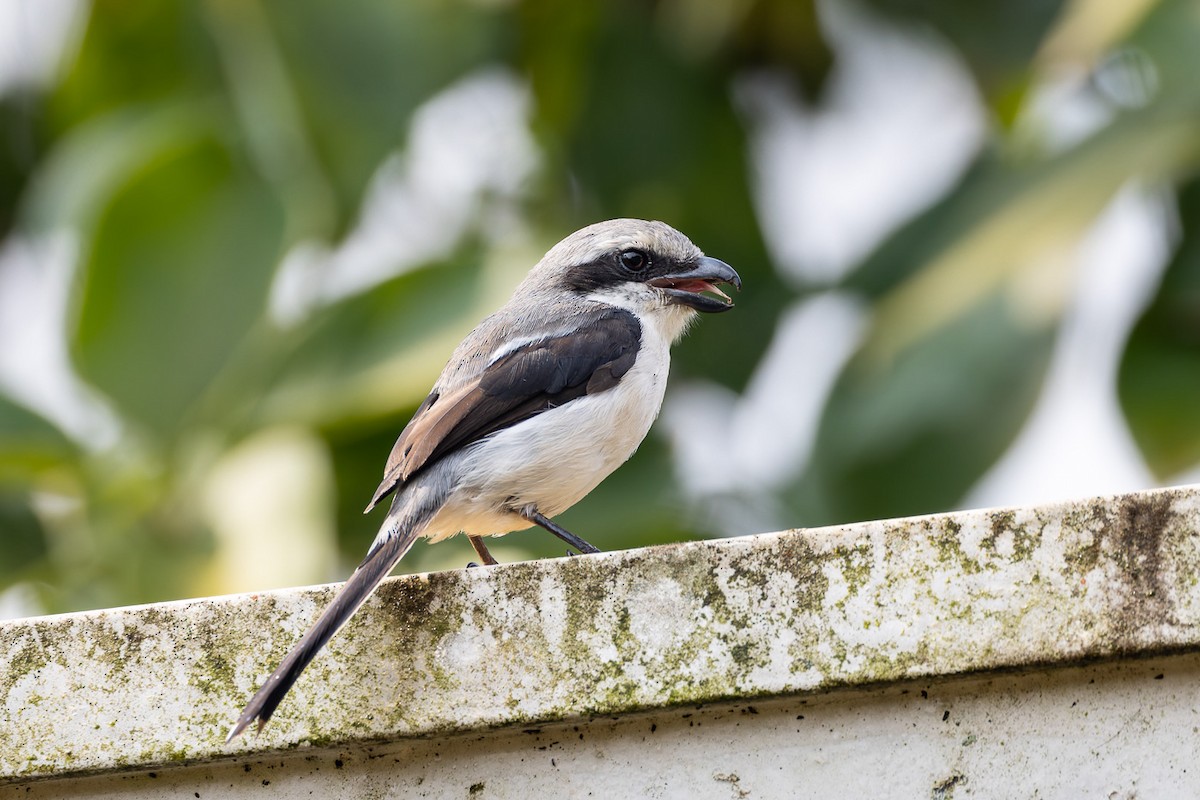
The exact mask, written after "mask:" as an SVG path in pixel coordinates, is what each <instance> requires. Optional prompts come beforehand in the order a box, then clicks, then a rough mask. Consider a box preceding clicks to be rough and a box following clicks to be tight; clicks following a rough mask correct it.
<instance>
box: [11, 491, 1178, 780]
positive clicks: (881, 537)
mask: <svg viewBox="0 0 1200 800" xmlns="http://www.w3.org/2000/svg"><path fill="white" fill-rule="evenodd" d="M1198 580H1200V488H1196V487H1185V488H1179V489H1169V490H1161V491H1154V492H1145V493H1139V494H1133V495H1126V496H1120V497H1114V498H1100V499H1094V500H1087V501H1081V502H1077V503H1067V504H1060V505H1051V506H1045V507H1039V508H1030V509H1013V510H1000V511H971V512H963V513H954V514H945V515H938V516H931V517H920V518H913V519H905V520H891V521H881V522H868V523H862V524H856V525H848V526H842V527H834V528H825V529H818V530H807V531H791V532H785V533H775V534H762V535H758V536H750V537H745V538H740V539H729V540H723V541H712V542H694V543H688V544H681V545H671V546H665V547H657V548H650V549H645V550H635V551H628V552H621V553H609V554H603V555H599V556H589V557H582V558H573V559H557V560H551V561H541V562H531V563H522V564H513V565H507V566H502V567H496V568H487V569H476V570H470V571H465V570H463V571H457V572H443V573H435V574H430V575H413V576H404V577H400V578H396V579H392V580H390V581H389V582H387V583H386V584H385V586H384V587H383V588H382V590H381V591H380V593H379V594H378V595H377V596H376V597H375V598H374V599H373V600H372V601H371V602H369V603H368V605H367V606H366V607H364V609H363V611H362V612H360V614H359V615H358V617H356V618H355V620H354V621H352V622H351V623H350V624H349V625H348V626H347V627H346V629H345V630H344V631H343V632H342V633H341V634H339V636H338V637H337V638H336V639H335V640H334V642H333V643H332V645H331V647H330V648H329V649H328V652H326V653H325V654H324V655H323V656H321V657H319V658H318V659H317V661H316V662H315V663H314V664H313V665H312V666H311V667H310V668H309V670H308V671H307V672H306V673H305V675H304V676H303V677H302V678H301V680H300V682H299V683H298V684H297V686H296V687H295V689H293V691H292V693H291V695H289V697H288V698H287V700H285V702H284V704H283V705H282V706H281V707H280V709H279V712H278V713H277V714H276V716H275V719H274V720H273V721H272V723H271V724H270V725H269V726H268V727H267V729H266V730H265V731H264V732H263V734H262V736H260V737H258V738H255V737H253V736H251V737H246V738H244V739H241V740H239V741H237V742H235V743H234V744H233V745H232V746H230V747H226V746H225V745H224V744H223V743H222V741H223V737H224V734H225V732H226V731H227V730H228V727H229V725H230V723H231V722H232V720H233V718H234V716H235V715H236V713H237V711H238V710H239V708H240V707H241V704H242V703H243V702H244V701H245V699H246V698H248V697H249V695H250V693H251V692H252V691H253V690H254V688H255V687H256V686H257V684H258V681H259V680H260V679H261V678H262V677H264V676H265V674H266V673H267V672H269V671H270V669H271V668H273V667H274V665H275V664H276V662H277V661H278V659H279V658H281V657H282V656H283V654H284V653H285V652H286V651H287V649H288V648H289V647H290V646H291V644H292V643H293V642H294V641H295V639H296V638H297V637H298V636H299V635H300V634H301V633H302V632H303V630H304V629H305V628H306V627H307V625H308V624H309V622H310V621H311V619H312V618H313V617H314V616H315V614H316V613H318V611H319V610H320V609H321V608H322V607H323V606H324V604H325V603H326V602H328V600H329V599H330V597H331V596H332V594H333V591H334V589H333V587H317V588H311V589H300V590H294V591H284V592H276V593H269V594H259V595H241V596H235V597H224V598H213V599H204V600H195V601H187V602H181V603H170V604H162V605H154V606H144V607H134V608H122V609H111V610H106V611H100V612H92V613H84V614H71V615H64V616H58V617H45V618H39V619H31V620H19V621H14V622H9V623H3V624H0V780H2V781H8V782H12V781H24V780H28V779H30V778H34V777H51V776H56V777H63V776H67V775H72V774H80V773H94V772H102V771H114V770H124V771H131V770H146V769H152V768H159V767H162V766H166V765H171V764H185V763H195V762H208V761H216V760H221V759H226V758H232V757H234V756H238V755H240V756H243V757H245V756H248V755H256V754H258V755H262V754H266V753H273V752H278V751H285V750H293V749H297V748H300V749H301V750H302V752H308V753H314V752H322V751H323V750H326V749H328V748H332V747H343V746H347V745H354V744H355V743H358V744H361V745H367V744H371V743H375V744H378V743H380V742H385V741H393V740H403V739H410V738H414V737H440V736H444V735H448V734H457V733H464V732H485V731H492V730H495V729H500V728H506V727H511V726H522V727H530V726H538V725H544V724H551V723H555V722H561V721H564V720H565V721H570V720H576V719H586V718H589V717H595V716H598V715H625V714H629V713H633V712H643V711H648V710H655V709H663V708H666V707H672V706H680V705H696V704H709V703H716V702H720V701H731V702H741V703H746V702H748V701H753V700H758V699H763V698H769V697H779V698H783V700H782V701H781V702H786V701H787V698H792V699H793V700H796V699H797V698H799V699H803V698H806V697H808V696H809V695H812V694H814V693H821V692H826V691H828V690H832V689H835V688H841V687H856V686H858V687H861V686H866V685H882V684H887V683H889V682H894V681H903V680H910V679H918V678H920V679H935V678H936V679H941V678H948V677H953V676H962V675H964V674H967V673H980V672H984V671H990V670H1011V669H1013V668H1035V667H1037V668H1046V667H1057V666H1070V665H1074V664H1079V663H1081V662H1087V661H1090V660H1094V659H1105V658H1113V657H1121V656H1135V655H1136V656H1148V655H1155V654H1164V653H1181V652H1187V651H1197V650H1200V585H1198ZM1185 735H1186V734H1185ZM309 748H319V749H318V750H313V749H309ZM339 763H340V762H339ZM727 790H728V789H726V791H727Z"/></svg>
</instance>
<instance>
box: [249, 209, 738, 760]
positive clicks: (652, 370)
mask: <svg viewBox="0 0 1200 800" xmlns="http://www.w3.org/2000/svg"><path fill="white" fill-rule="evenodd" d="M721 285H729V286H732V287H734V288H735V289H736V290H738V291H740V290H741V288H742V280H741V277H740V276H739V275H738V273H737V272H736V271H735V270H734V269H733V268H732V267H731V266H729V265H728V264H726V263H725V262H724V261H721V260H719V259H716V258H712V257H710V256H706V255H705V254H704V253H703V252H702V251H701V250H700V249H699V248H698V247H697V246H696V245H694V244H692V242H691V240H689V239H688V238H687V237H686V236H684V235H683V234H682V233H680V232H679V231H677V230H675V229H674V228H672V227H671V226H670V225H667V224H666V223H663V222H658V221H647V220H640V219H613V220H608V221H605V222H598V223H595V224H593V225H589V226H587V227H585V228H582V229H580V230H578V231H576V232H574V233H572V234H571V235H569V236H567V237H566V238H565V239H563V240H562V241H560V242H559V243H558V244H556V245H554V247H552V248H550V250H549V251H548V252H547V253H546V254H545V256H544V257H543V258H542V259H541V260H540V261H539V262H538V263H537V264H536V265H535V266H534V267H533V268H532V269H531V270H530V271H529V273H528V275H527V276H526V277H525V279H524V280H523V281H522V282H521V283H520V284H519V285H518V286H517V288H516V290H515V291H514V293H513V295H512V297H511V298H510V299H509V300H508V302H507V303H506V304H505V305H504V306H502V307H501V308H500V309H499V310H498V311H496V312H495V313H493V314H492V315H490V316H488V317H487V318H486V319H484V320H483V322H481V323H480V324H479V325H478V326H477V327H476V328H475V329H474V330H472V331H471V332H470V333H469V334H468V335H467V336H466V338H464V339H463V341H462V342H461V343H460V344H459V345H458V347H457V348H456V349H455V350H454V352H453V354H452V355H451V356H450V360H449V362H448V363H447V364H446V367H445V369H443V371H442V373H441V375H440V376H439V377H438V379H437V381H436V382H435V383H434V385H433V388H432V390H431V391H430V392H429V395H428V396H427V397H426V398H425V400H424V401H423V402H422V403H421V404H420V406H418V408H417V410H416V412H415V413H414V414H413V417H412V419H411V421H410V422H409V423H408V425H407V426H406V427H405V428H404V429H403V431H402V432H401V433H400V436H399V438H398V439H397V440H396V443H395V446H394V447H393V448H392V451H391V454H390V455H389V457H388V459H387V463H386V466H385V468H384V476H383V480H382V481H381V482H380V484H379V487H378V488H377V489H376V490H375V494H374V495H373V496H372V497H371V502H370V503H369V504H368V506H367V509H366V510H367V511H368V512H369V511H371V510H372V509H373V508H375V507H376V506H377V505H379V504H380V503H381V502H383V501H384V500H385V499H387V498H388V497H390V498H391V503H390V506H389V509H388V512H387V516H386V517H385V518H384V520H383V522H382V524H381V526H380V529H379V533H378V535H377V536H376V537H375V539H374V541H372V543H371V545H370V547H369V548H368V550H367V554H366V556H365V557H364V559H363V561H362V563H361V564H359V566H358V567H357V568H356V569H355V570H354V572H353V573H352V574H351V575H350V577H349V579H347V581H346V582H345V583H344V584H343V585H342V587H341V589H340V590H339V591H338V593H337V594H336V595H335V596H334V598H333V600H332V601H331V602H330V604H329V606H328V607H326V608H325V610H324V611H323V613H322V614H321V615H320V616H319V617H318V618H317V621H316V622H315V623H313V625H312V627H311V628H309V630H308V631H307V632H306V633H305V634H304V636H303V637H301V639H300V640H299V642H298V643H297V644H296V645H295V646H294V647H293V649H292V650H291V651H290V652H289V653H288V654H287V656H285V657H284V659H283V661H282V662H281V663H280V664H279V666H278V668H276V670H275V671H274V672H272V673H271V675H270V676H269V677H268V678H267V679H266V681H265V682H264V683H263V684H262V686H261V687H260V688H259V689H258V691H257V692H256V693H255V694H254V696H253V697H252V698H251V700H250V701H249V703H247V705H246V707H245V709H244V710H243V711H242V713H241V714H240V715H239V716H238V718H237V721H236V723H235V724H234V726H233V728H232V729H231V730H230V732H229V735H228V738H227V739H226V743H229V742H231V741H233V739H234V738H235V737H237V736H238V735H239V734H240V733H242V732H243V731H244V730H245V729H246V728H247V727H248V726H249V725H250V724H251V723H252V722H254V721H255V720H257V721H258V728H257V730H258V731H259V732H261V731H262V728H263V726H264V725H266V723H267V722H268V721H269V720H270V719H271V715H272V714H273V713H274V712H275V710H276V708H277V707H278V706H279V703H280V702H281V701H282V700H283V698H284V696H285V695H286V694H287V692H288V690H289V689H290V688H291V687H292V685H293V684H294V683H295V682H296V679H297V678H298V677H299V676H300V673H301V672H302V671H303V670H304V668H305V667H306V666H307V665H308V664H309V662H310V661H312V659H313V658H314V657H315V656H316V654H317V653H318V651H320V649H321V648H322V647H324V646H325V644H326V643H327V642H328V641H329V640H330V638H332V637H333V636H334V634H336V633H337V631H338V630H339V629H340V628H341V627H342V626H343V625H344V624H345V623H346V622H347V621H348V620H349V619H350V617H351V616H353V615H354V613H355V612H356V611H357V610H358V608H359V607H360V606H361V605H362V604H363V603H364V602H365V601H366V599H367V598H368V597H369V596H370V595H371V593H372V592H374V591H375V589H376V587H377V586H378V585H379V584H380V582H382V581H383V579H384V578H385V577H387V575H388V574H389V573H390V572H391V571H392V570H393V569H394V568H395V567H396V565H397V564H398V563H399V562H400V560H401V559H402V558H403V557H404V555H405V554H406V553H407V552H408V550H409V548H410V547H412V545H413V543H414V542H416V540H417V539H418V538H420V537H422V536H423V537H425V538H426V539H428V540H429V541H430V542H438V541H441V540H443V539H447V538H449V537H451V536H454V535H456V534H458V533H464V534H466V535H467V537H468V539H469V541H470V543H471V545H472V546H473V547H474V548H475V551H476V553H477V554H478V556H479V558H480V559H481V560H482V561H483V562H484V564H487V565H493V564H496V563H497V562H496V560H495V559H494V558H493V557H492V555H491V553H490V552H489V551H488V549H487V546H486V544H485V543H484V541H483V538H482V537H483V536H489V535H491V536H495V535H501V534H505V533H510V532H513V531H518V530H525V529H528V528H531V527H533V526H535V525H537V526H541V527H543V528H545V529H546V530H548V531H550V532H551V533H553V534H554V535H555V536H557V537H559V538H560V539H562V540H563V541H565V542H567V543H568V544H569V545H570V546H572V547H574V548H575V549H576V550H578V551H579V552H580V553H597V552H599V550H598V549H597V548H596V547H594V546H592V545H591V544H589V543H588V542H586V541H584V540H583V539H581V538H579V537H578V536H576V535H574V534H573V533H571V532H570V531H568V530H566V529H565V528H563V527H562V526H560V525H558V524H557V523H556V522H554V521H553V519H552V518H553V517H555V516H557V515H559V514H561V513H562V512H564V511H566V510H567V509H568V508H570V507H571V506H572V505H574V504H575V503H576V502H578V501H579V500H581V499H582V498H583V497H584V496H585V495H587V494H588V493H589V492H591V491H592V489H594V488H595V487H596V486H597V485H598V484H599V483H600V482H601V481H602V480H604V478H606V477H608V475H609V474H610V473H611V472H612V471H613V470H615V469H616V468H617V467H619V466H620V465H621V464H622V463H624V462H625V461H626V460H628V459H629V457H630V456H632V455H633V453H634V451H635V450H636V449H637V447H638V445H639V444H641V442H642V440H643V439H644V438H645V436H646V434H647V433H648V432H649V430H650V426H651V424H652V423H653V422H654V420H655V418H656V417H657V416H658V412H659V409H660V408H661V406H662V401H663V396H664V392H665V388H666V380H667V372H668V369H669V367H670V358H671V356H670V348H671V346H672V345H673V344H674V343H675V342H676V341H677V340H678V339H679V338H680V337H681V336H682V335H683V334H684V332H685V331H686V330H687V328H688V327H689V326H690V325H691V324H692V323H693V322H694V321H695V320H696V319H697V318H698V315H699V314H700V313H716V312H722V311H726V310H728V309H730V308H732V307H733V301H732V300H731V299H730V297H729V296H728V295H727V294H726V293H725V292H724V291H722V290H721V288H720V286H721Z"/></svg>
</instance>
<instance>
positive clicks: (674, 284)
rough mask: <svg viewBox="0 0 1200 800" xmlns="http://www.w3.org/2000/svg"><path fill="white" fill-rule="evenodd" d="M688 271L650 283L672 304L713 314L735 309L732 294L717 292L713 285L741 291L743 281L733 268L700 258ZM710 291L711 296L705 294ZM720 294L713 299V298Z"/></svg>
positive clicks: (719, 262)
mask: <svg viewBox="0 0 1200 800" xmlns="http://www.w3.org/2000/svg"><path fill="white" fill-rule="evenodd" d="M686 266H687V267H688V268H686V269H683V270H681V271H680V272H676V273H673V274H671V275H664V276H663V277H661V278H655V279H654V280H651V281H647V283H649V284H650V285H651V286H654V287H656V288H658V289H662V291H663V292H664V293H665V294H666V295H667V296H668V298H669V301H670V302H672V303H680V304H682V305H685V306H690V307H691V308H694V309H696V310H697V311H703V312H704V313H706V314H713V313H716V312H718V311H728V310H729V309H731V308H733V300H731V299H730V298H729V295H727V294H725V293H724V292H723V291H721V290H720V289H718V288H717V287H716V286H715V285H714V284H718V283H727V284H729V285H731V286H732V287H733V288H735V289H737V290H738V291H739V292H740V291H741V290H742V279H741V277H740V276H739V275H738V274H737V273H736V272H735V271H734V269H733V267H731V266H729V265H728V264H726V263H725V262H724V261H722V260H720V259H719V258H709V257H708V256H701V257H700V259H699V260H697V261H696V262H695V263H693V264H689V265H686ZM704 292H707V293H708V294H703V293H704ZM714 294H715V295H717V296H716V297H711V296H710V295H714Z"/></svg>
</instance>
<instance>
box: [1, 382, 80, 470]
mask: <svg viewBox="0 0 1200 800" xmlns="http://www.w3.org/2000/svg"><path fill="white" fill-rule="evenodd" d="M75 454H76V451H75V448H74V446H73V445H72V444H71V442H70V441H68V440H67V438H66V436H64V435H63V433H62V432H61V431H60V430H59V429H58V428H57V427H55V426H54V425H52V424H51V423H50V422H48V421H47V420H45V419H44V418H42V417H41V416H39V415H37V414H35V413H33V412H32V411H29V410H28V409H26V408H23V407H22V406H19V405H17V404H16V403H13V402H12V401H11V400H9V399H8V398H7V397H5V396H3V395H0V480H13V479H18V480H28V479H29V477H30V476H31V475H32V474H33V473H34V472H35V471H37V470H39V469H42V468H45V467H47V466H50V465H52V464H56V463H59V462H61V461H62V460H64V459H67V458H69V457H71V456H73V455H75Z"/></svg>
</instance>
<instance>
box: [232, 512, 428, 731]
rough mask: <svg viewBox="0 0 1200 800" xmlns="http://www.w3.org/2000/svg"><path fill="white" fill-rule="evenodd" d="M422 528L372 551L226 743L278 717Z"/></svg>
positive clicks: (266, 684) (411, 529) (262, 689)
mask: <svg viewBox="0 0 1200 800" xmlns="http://www.w3.org/2000/svg"><path fill="white" fill-rule="evenodd" d="M389 517H390V515H389ZM385 524H387V523H385ZM420 527H421V526H419V525H412V524H409V525H406V526H404V528H405V529H403V530H396V531H395V532H394V533H393V535H392V536H390V537H389V538H387V539H385V540H384V541H382V542H380V543H378V544H377V546H375V547H373V548H372V550H371V551H370V552H369V553H368V554H367V557H366V558H365V559H364V560H363V562H362V564H360V565H359V566H358V569H356V570H354V574H353V575H351V576H350V579H349V580H347V581H346V583H345V584H343V585H342V588H341V590H340V591H339V592H338V594H337V596H336V597H334V598H333V602H331V603H330V604H329V607H328V608H326V609H325V612H324V613H323V614H321V616H320V618H318V619H317V621H316V623H315V624H314V625H313V626H312V627H311V628H309V630H308V632H307V633H306V634H304V637H303V638H302V639H301V640H300V641H299V643H297V644H296V646H295V647H293V648H292V651H291V652H290V653H288V654H287V657H286V658H284V659H283V662H282V663H281V664H280V665H279V667H278V668H277V669H276V670H275V671H274V672H272V673H271V677H269V678H267V680H266V681H265V682H264V683H263V685H262V686H261V687H260V688H259V690H258V691H257V692H256V693H255V694H254V697H252V698H251V699H250V702H249V703H247V704H246V708H245V709H244V710H243V711H242V713H241V716H239V717H238V719H237V722H236V723H235V724H234V726H233V729H232V730H230V732H229V737H228V738H227V739H226V740H225V742H226V743H227V744H228V743H229V742H231V741H233V739H234V737H236V736H237V735H238V734H240V733H241V732H242V731H244V730H245V729H246V728H247V727H248V726H249V725H250V723H251V722H253V721H254V720H256V719H257V720H258V730H260V731H261V730H262V728H263V726H264V725H266V724H267V721H268V720H269V719H271V715H272V714H274V713H275V709H276V707H278V705H279V703H280V701H281V700H283V698H284V695H286V694H287V693H288V690H289V689H291V688H292V684H293V683H295V682H296V679H297V678H299V677H300V673H301V672H303V671H304V668H305V667H307V666H308V664H309V662H310V661H312V660H313V657H314V656H316V654H317V653H318V652H319V651H320V649H321V648H322V647H324V646H325V644H326V643H327V642H328V641H329V640H330V639H331V638H333V635H334V634H335V633H337V632H338V630H340V629H341V627H342V626H343V625H344V624H346V621H347V620H349V619H350V617H352V616H353V615H354V612H355V611H357V610H358V609H359V606H361V605H362V604H363V603H364V602H365V601H366V599H367V598H368V597H370V596H371V593H372V592H374V591H375V587H377V586H378V585H379V584H380V582H382V581H383V579H384V578H386V577H387V576H388V573H390V572H391V571H392V569H394V568H395V566H396V564H398V563H399V562H400V559H401V558H403V557H404V554H405V553H407V552H408V550H409V548H410V547H412V545H413V542H414V541H416V538H417V535H418V533H419V529H420Z"/></svg>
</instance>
